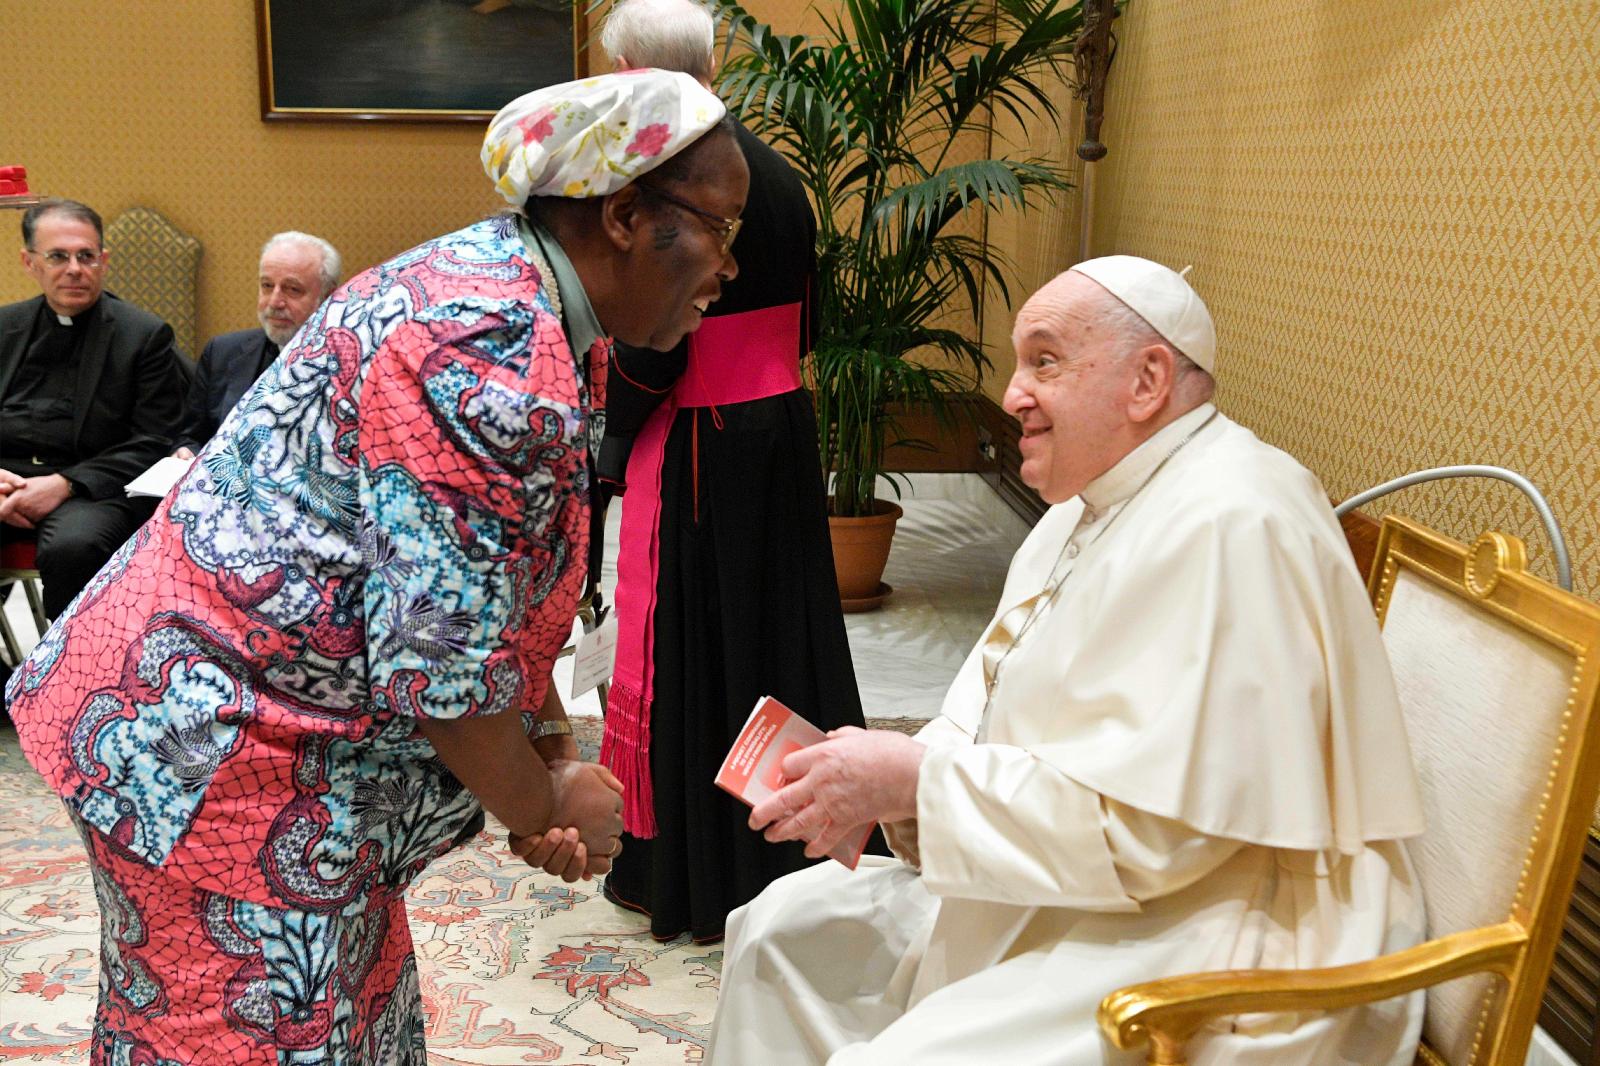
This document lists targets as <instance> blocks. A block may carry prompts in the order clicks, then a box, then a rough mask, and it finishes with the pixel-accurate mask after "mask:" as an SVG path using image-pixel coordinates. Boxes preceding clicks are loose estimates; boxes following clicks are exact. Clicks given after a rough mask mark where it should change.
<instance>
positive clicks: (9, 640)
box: [0, 608, 22, 666]
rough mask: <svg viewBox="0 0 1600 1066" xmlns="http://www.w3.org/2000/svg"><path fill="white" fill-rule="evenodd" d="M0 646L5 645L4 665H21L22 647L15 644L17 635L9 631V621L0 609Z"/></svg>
mask: <svg viewBox="0 0 1600 1066" xmlns="http://www.w3.org/2000/svg"><path fill="white" fill-rule="evenodd" d="M0 644H4V645H5V649H6V665H8V666H21V665H22V645H21V644H19V643H17V635H16V633H14V632H12V630H11V619H9V618H7V617H6V613H5V610H4V609H3V608H0Z"/></svg>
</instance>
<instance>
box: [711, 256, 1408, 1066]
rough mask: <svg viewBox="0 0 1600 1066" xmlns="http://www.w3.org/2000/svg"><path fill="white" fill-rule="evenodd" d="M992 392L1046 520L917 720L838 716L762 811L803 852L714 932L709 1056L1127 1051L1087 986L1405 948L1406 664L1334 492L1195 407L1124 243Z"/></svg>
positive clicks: (1329, 1065) (939, 1059)
mask: <svg viewBox="0 0 1600 1066" xmlns="http://www.w3.org/2000/svg"><path fill="white" fill-rule="evenodd" d="M1012 344H1013V346H1014V347H1015V349H1016V354H1017V368H1016V372H1015V374H1013V376H1012V378H1011V382H1010V385H1009V387H1008V388H1007V390H1006V394H1005V407H1006V409H1007V410H1008V411H1009V412H1010V413H1011V414H1012V415H1014V416H1015V417H1016V418H1017V419H1018V421H1019V422H1020V424H1021V428H1022V442H1021V449H1022V476H1023V478H1024V480H1026V481H1027V482H1028V483H1029V484H1030V485H1032V486H1033V487H1034V488H1036V489H1037V490H1038V491H1039V493H1040V495H1042V496H1043V497H1044V499H1045V500H1046V501H1047V502H1048V503H1051V504H1053V506H1052V507H1051V508H1050V510H1049V511H1048V512H1047V513H1046V514H1045V516H1044V518H1043V519H1042V520H1041V521H1040V522H1039V524H1038V526H1037V527H1036V528H1035V529H1034V531H1033V533H1032V534H1031V535H1030V536H1029V537H1028V539H1027V540H1026V541H1025V542H1024V543H1023V545H1022V547H1021V548H1020V549H1018V551H1017V554H1016V557H1015V559H1014V560H1013V562H1012V566H1011V571H1010V574H1009V575H1008V577H1007V579H1006V585H1005V589H1004V592H1003V593H1002V595H1001V597H1000V603H999V608H998V610H996V612H995V615H994V620H993V621H992V622H991V623H990V625H989V627H988V629H987V630H986V631H985V632H984V634H983V635H982V637H981V638H980V639H979V641H978V644H977V646H976V647H975V648H974V649H973V650H972V653H971V655H970V656H969V657H968V658H967V661H966V662H965V663H964V664H963V666H962V668H961V670H960V672H959V673H958V674H957V676H956V679H955V681H954V682H953V683H952V685H951V687H950V691H949V693H948V695H947V696H946V699H945V703H944V707H943V713H942V715H941V716H940V717H939V718H937V719H935V720H934V721H933V722H931V723H930V724H929V725H928V726H927V727H926V728H925V729H923V731H922V732H921V733H919V734H918V735H917V737H916V738H914V739H913V738H911V737H906V736H902V735H900V734H898V733H890V732H877V731H861V730H842V731H839V732H836V733H835V734H834V735H833V737H832V738H831V739H828V740H826V741H824V742H822V743H820V744H818V745H816V746H815V747H812V748H809V749H805V750H803V751H800V752H797V753H794V754H791V755H789V756H788V757H787V758H786V759H785V760H784V762H783V773H784V775H785V776H786V777H787V778H788V779H789V780H790V781H791V782H792V783H790V784H788V785H786V786H785V787H784V788H783V789H781V790H780V791H778V792H777V793H775V794H774V795H773V796H771V797H770V798H769V799H767V800H765V801H763V802H762V803H760V804H759V805H757V807H756V808H755V810H754V811H752V812H751V822H752V825H754V826H757V827H763V828H764V829H765V831H766V833H767V835H768V836H769V837H770V838H772V839H775V840H789V839H805V840H808V841H810V842H811V843H810V850H811V852H812V853H813V854H820V853H821V852H822V851H823V850H825V849H827V848H828V847H830V846H831V845H832V844H833V843H834V841H836V840H837V839H838V838H839V837H840V836H841V835H842V834H843V833H845V832H848V831H849V828H850V827H852V826H859V825H861V824H862V823H865V822H872V821H877V822H880V823H883V824H884V825H885V827H886V830H887V833H888V836H889V840H890V843H891V845H892V846H893V847H894V848H895V850H896V853H897V854H898V855H899V859H898V860H897V861H882V860H878V861H874V860H872V859H870V858H868V859H866V860H863V863H862V865H861V867H860V868H858V869H857V870H856V871H855V872H854V873H851V872H849V871H846V870H845V869H844V868H843V867H840V866H838V865H836V864H833V863H828V864H826V865H824V866H820V867H817V868H815V869H812V870H807V871H804V872H802V873H798V874H794V875H791V876H790V877H788V878H785V879H784V880H782V881H779V882H777V883H776V884H774V885H773V886H772V887H771V888H769V889H768V890H767V891H766V893H764V894H763V895H762V896H760V897H758V898H757V899H756V900H755V902H753V903H752V904H750V905H749V906H748V907H746V908H745V909H744V910H742V911H739V912H737V913H735V914H734V915H733V916H732V918H730V919H729V928H728V940H727V947H726V949H725V955H724V959H723V967H722V996H721V1000H720V1003H719V1009H718V1013H717V1018H716V1022H715V1027H714V1030H713V1034H712V1040H711V1046H710V1050H709V1053H708V1056H707V1060H708V1062H711V1063H715V1064H716V1066H732V1064H735V1063H737V1064H744V1063H756V1062H759V1063H762V1064H763V1066H791V1064H800V1063H823V1062H826V1063H828V1064H829V1066H846V1064H858V1063H860V1064H866V1063H871V1064H874V1066H876V1064H881V1063H915V1064H916V1066H940V1064H944V1063H952V1064H953V1063H975V1062H1015V1063H1051V1064H1053V1066H1110V1064H1117V1066H1134V1064H1136V1063H1138V1062H1141V1061H1142V1058H1143V1056H1142V1055H1140V1054H1134V1053H1125V1052H1119V1051H1117V1050H1115V1049H1114V1048H1112V1047H1111V1046H1110V1045H1109V1044H1108V1043H1107V1042H1106V1041H1105V1039H1104V1038H1103V1036H1102V1035H1101V1034H1100V1032H1099V1030H1098V1026H1097V1025H1096V1022H1095V1010H1096V1007H1097V1005H1098V1004H1099V1002H1100V1000H1101V999H1102V998H1103V997H1104V996H1105V995H1106V994H1108V993H1110V992H1112V991H1114V990H1115V989H1117V988H1119V987H1121V986H1124V985H1127V984H1131V983H1134V982H1138V981H1145V980H1150V979H1154V978H1159V977H1165V976H1173V975H1177V974H1182V973H1188V972H1192V971H1197V970H1224V969H1234V968H1248V967H1269V968H1283V969H1294V968H1306V967H1319V966H1331V965H1337V964H1341V963H1348V962H1355V961H1358V960H1363V959H1370V958H1373V957H1375V956H1377V955H1381V954H1383V953H1385V952H1390V951H1396V950H1399V949H1403V948H1406V947H1410V946H1412V945H1414V944H1416V943H1418V942H1419V941H1420V940H1421V938H1422V935H1423V907H1422V898H1421V894H1420V888H1419V886H1418V884H1417V881H1416V878H1415V876H1414V874H1413V872H1412V868H1411V865H1410V862H1409V860H1408V858H1407V855H1406V850H1405V846H1404V844H1403V839H1404V838H1406V837H1409V836H1413V835H1415V834H1417V833H1419V832H1420V831H1421V829H1422V813H1421V806H1420V801H1419V799H1418V794H1417V788H1416V782H1415V777H1414V774H1413V770H1412V766H1411V762H1410V757H1409V750H1408V746H1407V743H1406V736H1405V731H1404V727H1403V725H1402V721H1401V716H1400V708H1399V704H1398V700H1397V697H1396V694H1395V687H1394V680H1393V678H1392V676H1391V675H1390V672H1389V666H1388V660H1387V658H1386V657H1385V655H1384V651H1383V645H1382V643H1381V640H1380V638H1379V633H1378V627H1377V623H1376V621H1375V619H1374V618H1373V614H1372V610H1371V608H1370V606H1369V605H1368V602H1367V598H1366V595H1365V593H1364V589H1363V586H1362V582H1361V579H1360V577H1359V576H1358V575H1357V572H1356V568H1355V566H1354V564H1353V562H1352V560H1351V557H1350V553H1349V551H1348V549H1347V548H1346V546H1345V541H1344V537H1343V536H1342V534H1341V532H1340V529H1339V525H1338V523H1337V521H1335V519H1334V517H1333V513H1332V511H1331V510H1330V508H1329V506H1328V497H1327V495H1326V493H1324V491H1323V489H1322V486H1321V485H1320V484H1318V482H1317V479H1316V478H1315V477H1314V476H1313V475H1312V474H1311V473H1310V472H1308V471H1307V470H1306V469H1305V468H1304V467H1302V466H1301V465H1300V464H1299V463H1297V462H1295V460H1294V459H1293V458H1291V457H1290V456H1288V455H1286V454H1284V453H1283V452H1281V451H1279V450H1277V449H1276V448H1272V447H1270V446H1268V445H1266V444H1264V443H1262V442H1261V441H1260V440H1258V439H1257V438H1256V437H1255V436H1254V435H1253V434H1251V433H1250V431H1249V430H1247V429H1245V428H1243V427H1242V426H1240V425H1238V424H1237V423H1235V422H1233V421H1231V420H1229V419H1228V418H1227V417H1225V416H1224V415H1222V414H1221V413H1219V412H1218V410H1217V409H1216V407H1215V406H1214V405H1213V404H1212V403H1211V395H1212V389H1213V377H1212V375H1213V372H1214V365H1215V353H1216V339H1215V332H1214V330H1213V326H1212V322H1211V317H1210V315H1209V313H1208V312H1207V310H1206V308H1205V305H1204V304H1203V303H1202V302H1201V300H1200V298H1199V297H1198V295H1196V294H1195V292H1194V291H1193V289H1191V288H1190V286H1189V285H1188V283H1187V282H1186V281H1184V279H1182V278H1181V277H1179V276H1178V275H1177V274H1175V273H1173V272H1172V271H1170V270H1168V269H1167V268H1165V267H1163V266H1160V265H1158V264H1155V263H1152V262H1150V261H1148V260H1145V259H1139V258H1136V257H1132V256H1110V257H1106V258H1101V259H1093V260H1090V261H1088V262H1085V263H1081V264H1079V265H1078V266H1076V267H1074V268H1072V269H1071V270H1069V271H1068V272H1067V273H1064V274H1061V275H1059V276H1058V277H1057V278H1055V279H1054V280H1053V281H1051V282H1049V283H1047V284H1046V285H1045V286H1044V287H1043V288H1041V289H1040V290H1039V291H1038V292H1037V293H1035V294H1034V295H1033V296H1032V297H1031V298H1030V299H1029V300H1028V302H1027V304H1026V305H1025V306H1023V308H1022V309H1021V311H1020V312H1018V314H1017V318H1016V324H1015V328H1014V329H1013V331H1012ZM1422 1005H1423V1004H1422V994H1421V993H1420V992H1419V993H1416V994H1414V995H1409V996H1403V997H1399V998H1397V999H1393V1000H1389V1001H1386V1002H1384V1003H1380V1004H1376V1005H1373V1006H1370V1007H1363V1008H1358V1009H1352V1010H1347V1011H1340V1012H1335V1013H1326V1014H1321V1013H1317V1014H1306V1015H1301V1016H1293V1017H1285V1016H1278V1015H1274V1016H1251V1017H1241V1018H1236V1019H1232V1020H1230V1022H1229V1023H1227V1024H1223V1025H1221V1026H1219V1027H1216V1028H1213V1029H1209V1030H1207V1031H1205V1032H1204V1033H1202V1034H1201V1035H1200V1037H1199V1038H1198V1040H1197V1041H1196V1042H1195V1044H1194V1045H1193V1046H1192V1047H1191V1053H1192V1055H1193V1057H1192V1058H1191V1060H1190V1061H1192V1062H1194V1063H1196V1064H1197V1066H1202V1064H1203V1066H1223V1064H1227V1066H1266V1064H1271V1066H1335V1064H1348V1066H1402V1064H1404V1066H1409V1064H1410V1062H1411V1061H1412V1057H1413V1056H1414V1054H1415V1051H1416V1045H1417V1039H1418V1034H1419V1031H1420V1028H1421V1023H1422Z"/></svg>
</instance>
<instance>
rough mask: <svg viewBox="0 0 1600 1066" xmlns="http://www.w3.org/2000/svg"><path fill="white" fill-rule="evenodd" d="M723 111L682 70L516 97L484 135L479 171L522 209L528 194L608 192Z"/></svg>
mask: <svg viewBox="0 0 1600 1066" xmlns="http://www.w3.org/2000/svg"><path fill="white" fill-rule="evenodd" d="M726 112H727V108H726V107H724V106H723V103H722V101H721V100H719V99H717V96H716V94H715V93H713V92H712V91H711V90H709V89H707V88H706V87H705V86H703V85H701V84H700V83H699V82H698V81H696V80H695V79H694V78H692V77H690V76H689V75H687V74H680V73H675V72H672V71H666V70H653V69H648V68H647V69H641V70H629V71H623V72H621V73H617V74H602V75H599V76H598V77H593V78H584V79H583V80H582V81H570V82H563V83H562V84H560V85H551V86H547V87H546V88H543V89H536V90H534V91H533V92H531V93H528V94H526V95H524V96H519V97H517V98H516V99H515V100H513V101H511V102H510V103H509V104H507V105H506V106H505V107H503V108H501V109H500V113H499V114H497V115H495V117H494V119H493V121H491V122H490V123H489V132H488V133H487V134H486V135H485V136H484V138H483V151H482V152H481V153H480V156H481V158H482V160H483V169H484V171H485V172H486V173H487V174H488V175H489V180H491V181H493V182H494V187H495V190H496V191H497V192H499V194H500V195H501V196H503V197H505V198H506V200H507V201H508V202H509V203H511V204H512V205H513V206H516V207H521V206H522V205H523V203H524V202H525V201H526V200H527V199H528V197H530V196H565V197H572V198H576V199H583V198H587V197H591V196H606V195H608V194H610V193H613V192H616V191H617V190H618V189H620V188H622V187H623V186H624V185H626V184H628V183H629V182H630V181H633V180H634V179H635V178H637V177H639V176H640V175H642V174H647V173H649V172H650V171H652V170H654V169H655V168H656V167H658V166H660V165H661V164H662V163H664V162H666V161H667V160H668V159H671V158H672V157H673V156H675V155H677V154H678V153H679V152H681V151H683V150H684V149H685V148H687V147H688V146H689V145H691V144H693V143H694V142H695V141H696V140H698V139H699V138H700V137H701V136H702V135H703V134H704V133H705V132H706V131H707V130H709V129H711V127H712V126H715V125H716V124H717V123H718V122H719V121H721V119H722V116H723V115H724V114H725V113H726Z"/></svg>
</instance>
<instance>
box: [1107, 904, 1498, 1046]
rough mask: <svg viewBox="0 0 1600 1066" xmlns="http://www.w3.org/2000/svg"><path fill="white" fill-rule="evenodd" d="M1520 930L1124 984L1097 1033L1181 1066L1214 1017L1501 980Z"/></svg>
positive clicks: (1339, 1004) (1318, 1007) (1330, 1006)
mask: <svg viewBox="0 0 1600 1066" xmlns="http://www.w3.org/2000/svg"><path fill="white" fill-rule="evenodd" d="M1527 939H1528V933H1527V930H1526V929H1524V928H1523V927H1522V926H1521V925H1519V924H1517V923H1516V922H1505V923H1503V924H1501V925H1490V926H1484V927H1482V928H1479V929H1469V930H1467V931H1466V932H1463V933H1453V934H1451V935H1450V936H1446V937H1441V938H1440V939H1438V940H1430V941H1428V942H1427V943H1424V944H1418V945H1417V946H1416V947H1414V948H1407V949H1406V950H1405V951H1397V952H1395V953H1394V954H1392V955H1384V956H1382V957H1380V958H1376V959H1371V960H1369V961H1367V962H1357V963H1351V964H1350V965H1348V966H1331V967H1328V968H1327V969H1321V970H1219V971H1216V972H1214V973H1198V974H1187V975H1184V976H1182V977H1167V978H1163V979H1162V980H1159V981H1146V982H1145V983H1143V984H1138V985H1129V986H1128V987H1126V988H1120V989H1118V990H1117V991H1115V992H1113V993H1111V994H1110V995H1109V996H1107V997H1106V998H1105V999H1103V1000H1101V1001H1100V1010H1099V1020H1100V1030H1101V1031H1102V1032H1103V1033H1105V1035H1106V1038H1107V1039H1108V1040H1110V1041H1111V1042H1112V1043H1113V1044H1115V1045H1116V1046H1117V1047H1119V1048H1122V1049H1123V1050H1128V1049H1130V1048H1136V1047H1139V1046H1140V1045H1142V1044H1144V1043H1145V1042H1146V1041H1150V1042H1152V1043H1154V1044H1155V1045H1156V1047H1155V1049H1154V1051H1153V1053H1152V1055H1151V1058H1150V1061H1151V1062H1152V1063H1182V1062H1183V1061H1184V1060H1183V1058H1182V1054H1183V1046H1184V1044H1186V1043H1187V1042H1188V1040H1189V1038H1190V1037H1191V1036H1193V1035H1194V1034H1195V1033H1196V1032H1197V1031H1198V1030H1199V1029H1200V1028H1201V1027H1202V1026H1204V1025H1205V1024H1207V1023H1208V1022H1210V1021H1211V1020H1212V1019H1214V1018H1218V1017H1223V1016H1227V1015H1233V1014H1256V1013H1270V1012H1300V1011H1322V1010H1339V1009H1340V1008H1343V1007H1354V1006H1358V1005H1360V1004H1362V1003H1375V1002H1377V1001H1378V1000H1381V999H1388V998H1390V997H1391V996H1399V995H1404V994H1405V993H1407V992H1414V991H1416V990H1417V989H1419V988H1426V987H1428V986H1430V985H1436V984H1439V983H1441V982H1444V981H1449V980H1453V979H1454V978H1457V977H1463V976H1465V975H1467V974H1471V973H1481V972H1484V971H1489V972H1493V973H1497V974H1499V975H1500V976H1501V977H1506V976H1507V975H1508V974H1509V971H1510V970H1511V968H1512V967H1513V966H1515V965H1516V963H1517V960H1518V959H1519V958H1520V957H1521V954H1522V950H1523V947H1524V946H1525V944H1526V943H1527Z"/></svg>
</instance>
